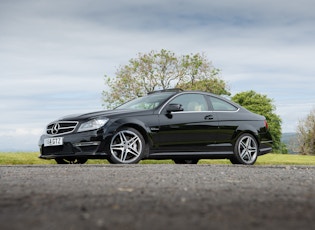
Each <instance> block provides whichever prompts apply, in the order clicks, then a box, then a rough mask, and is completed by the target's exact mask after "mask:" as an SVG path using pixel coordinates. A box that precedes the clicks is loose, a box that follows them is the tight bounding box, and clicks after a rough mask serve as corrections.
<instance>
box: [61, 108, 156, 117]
mask: <svg viewBox="0 0 315 230" xmlns="http://www.w3.org/2000/svg"><path fill="white" fill-rule="evenodd" d="M147 113H151V114H152V111H148V110H141V111H139V110H121V109H117V110H116V109H115V110H103V111H97V112H91V113H84V114H72V115H68V116H65V117H62V118H60V119H59V120H88V119H93V118H96V117H108V118H110V117H114V116H117V115H131V114H132V115H134V114H147Z"/></svg>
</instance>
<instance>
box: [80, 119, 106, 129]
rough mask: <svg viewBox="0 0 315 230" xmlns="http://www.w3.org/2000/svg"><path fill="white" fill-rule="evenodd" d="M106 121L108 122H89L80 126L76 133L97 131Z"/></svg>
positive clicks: (99, 120)
mask: <svg viewBox="0 0 315 230" xmlns="http://www.w3.org/2000/svg"><path fill="white" fill-rule="evenodd" d="M107 121H108V119H107V118H98V119H93V120H89V121H87V122H84V123H82V124H81V125H80V127H79V129H78V132H84V131H88V130H94V129H98V128H100V127H102V126H103V125H105V124H106V122H107Z"/></svg>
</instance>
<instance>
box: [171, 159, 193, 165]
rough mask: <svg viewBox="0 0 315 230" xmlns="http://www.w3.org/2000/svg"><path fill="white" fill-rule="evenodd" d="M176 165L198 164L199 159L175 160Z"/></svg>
mask: <svg viewBox="0 0 315 230" xmlns="http://www.w3.org/2000/svg"><path fill="white" fill-rule="evenodd" d="M173 161H174V163H175V164H198V161H199V159H194V160H182V159H173Z"/></svg>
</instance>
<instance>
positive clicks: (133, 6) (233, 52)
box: [0, 0, 315, 150]
mask: <svg viewBox="0 0 315 230" xmlns="http://www.w3.org/2000/svg"><path fill="white" fill-rule="evenodd" d="M313 6H314V3H313V1H312V0H301V1H299V2H294V1H291V2H288V1H284V0H277V1H274V0H273V1H271V0H266V1H248V0H235V1H232V0H221V1H206V0H196V1H182V0H175V1H167V0H160V1H145V0H135V1H127V0H117V1H112V2H110V3H109V2H106V1H97V0H95V1H71V0H70V1H61V0H56V1H37V0H29V1H22V0H15V1H1V2H0V31H1V36H0V77H1V90H0V110H1V113H0V125H1V128H2V129H1V135H2V136H6V137H10V138H11V139H12V141H13V140H14V137H19V143H26V142H25V141H22V138H25V139H24V140H27V138H29V139H33V141H32V143H36V141H35V140H36V139H37V135H38V133H36V131H34V130H39V129H43V128H44V127H45V125H46V124H47V123H49V122H50V121H52V120H54V119H57V118H58V117H61V116H64V115H67V114H73V113H84V112H89V111H93V110H100V109H102V106H101V105H102V102H101V93H102V91H103V90H106V86H105V84H104V75H108V76H114V75H115V71H116V69H117V68H118V67H119V66H120V65H125V64H127V62H128V60H130V59H131V58H134V57H136V55H137V54H138V53H139V52H142V53H146V52H149V51H151V50H160V49H162V48H163V49H167V50H171V51H173V52H175V53H176V54H178V55H182V54H189V53H202V52H204V53H205V54H206V55H207V57H208V58H209V59H210V60H211V61H213V64H214V66H215V67H217V68H220V69H221V70H222V77H223V79H224V80H226V81H228V82H229V83H230V86H231V90H232V92H233V93H237V92H241V91H246V90H256V91H257V92H259V93H264V94H267V95H268V96H270V97H271V98H274V101H275V103H276V105H277V111H278V112H279V113H280V115H281V117H282V119H283V121H284V126H283V130H284V131H287V130H289V131H292V130H294V125H295V124H296V121H297V120H298V119H299V118H300V117H303V116H305V115H306V114H307V112H308V110H309V109H310V108H311V107H312V105H314V101H315V98H314V97H315V96H314V85H315V80H314V79H315V78H314V73H315V67H314V64H313V60H314V59H315V30H314V26H313V25H314V22H315V14H314V13H313V8H314V7H313ZM294 107H296V108H297V109H296V110H295V111H294ZM293 124H294V125H293ZM27 130H29V131H27ZM32 130H33V131H32ZM11 139H10V140H11ZM7 141H8V140H7ZM27 146H30V145H27ZM35 146H36V144H35ZM36 147H37V146H36ZM21 148H23V145H21ZM0 150H1V149H0Z"/></svg>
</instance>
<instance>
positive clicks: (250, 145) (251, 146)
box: [230, 133, 258, 165]
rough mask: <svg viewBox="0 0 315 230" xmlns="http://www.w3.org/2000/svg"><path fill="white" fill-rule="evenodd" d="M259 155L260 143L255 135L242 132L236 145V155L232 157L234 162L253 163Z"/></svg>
mask: <svg viewBox="0 0 315 230" xmlns="http://www.w3.org/2000/svg"><path fill="white" fill-rule="evenodd" d="M257 157H258V144H257V141H256V139H255V138H254V136H253V135H251V134H248V133H245V134H242V135H241V136H240V137H239V138H238V139H237V141H236V143H235V146H234V156H233V158H231V159H230V161H231V163H232V164H244V165H253V164H254V163H255V162H256V160H257Z"/></svg>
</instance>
